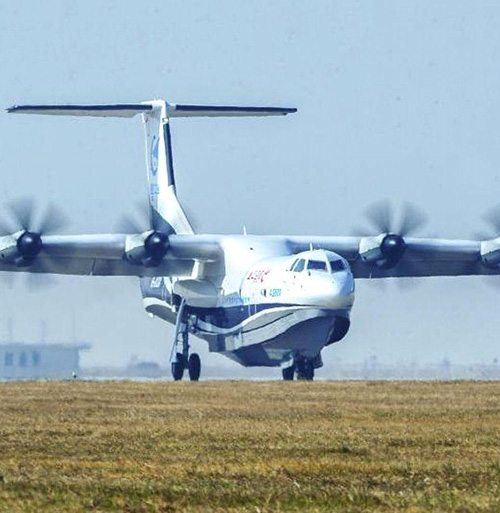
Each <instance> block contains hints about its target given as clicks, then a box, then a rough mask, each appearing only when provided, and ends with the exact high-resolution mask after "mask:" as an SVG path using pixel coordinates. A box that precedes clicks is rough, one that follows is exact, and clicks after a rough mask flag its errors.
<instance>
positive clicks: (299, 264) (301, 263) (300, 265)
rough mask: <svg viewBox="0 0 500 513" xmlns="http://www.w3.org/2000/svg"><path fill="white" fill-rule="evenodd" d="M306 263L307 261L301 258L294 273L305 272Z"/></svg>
mask: <svg viewBox="0 0 500 513" xmlns="http://www.w3.org/2000/svg"><path fill="white" fill-rule="evenodd" d="M305 263H306V261H305V260H304V259H303V258H301V259H300V260H299V261H298V262H297V264H296V265H295V267H294V268H293V271H294V272H296V273H300V272H302V271H303V270H304V266H305Z"/></svg>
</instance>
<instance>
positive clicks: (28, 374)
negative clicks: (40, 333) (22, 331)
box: [0, 342, 90, 379]
mask: <svg viewBox="0 0 500 513" xmlns="http://www.w3.org/2000/svg"><path fill="white" fill-rule="evenodd" d="M86 349H90V344H86V343H76V344H63V343H48V342H47V343H45V342H44V343H33V344H24V343H17V342H16V343H14V342H8V343H0V379H44V378H46V379H61V378H71V377H72V376H75V375H78V373H79V370H80V354H79V353H80V351H82V350H86Z"/></svg>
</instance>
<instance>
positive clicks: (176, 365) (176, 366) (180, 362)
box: [172, 353, 186, 381]
mask: <svg viewBox="0 0 500 513" xmlns="http://www.w3.org/2000/svg"><path fill="white" fill-rule="evenodd" d="M185 367H186V360H185V358H184V355H183V354H182V353H177V361H176V362H172V377H173V378H174V380H175V381H180V380H181V379H182V376H183V375H184V368H185Z"/></svg>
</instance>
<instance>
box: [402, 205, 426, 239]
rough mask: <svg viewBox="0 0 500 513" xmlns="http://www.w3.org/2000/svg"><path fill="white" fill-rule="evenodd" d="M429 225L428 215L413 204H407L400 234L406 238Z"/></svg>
mask: <svg viewBox="0 0 500 513" xmlns="http://www.w3.org/2000/svg"><path fill="white" fill-rule="evenodd" d="M426 223H427V215H426V214H425V213H424V212H423V211H422V210H420V209H419V208H417V207H416V206H415V205H412V204H411V203H405V205H404V207H403V216H402V219H401V225H400V228H399V231H398V233H399V234H400V235H402V236H403V237H405V236H406V235H410V234H412V233H414V232H415V231H417V230H418V229H420V228H422V227H423V226H424V225H425V224H426Z"/></svg>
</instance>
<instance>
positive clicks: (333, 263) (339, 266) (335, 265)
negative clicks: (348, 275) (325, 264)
mask: <svg viewBox="0 0 500 513" xmlns="http://www.w3.org/2000/svg"><path fill="white" fill-rule="evenodd" d="M330 267H331V269H332V273H338V272H340V271H345V264H344V262H343V261H342V260H330Z"/></svg>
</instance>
